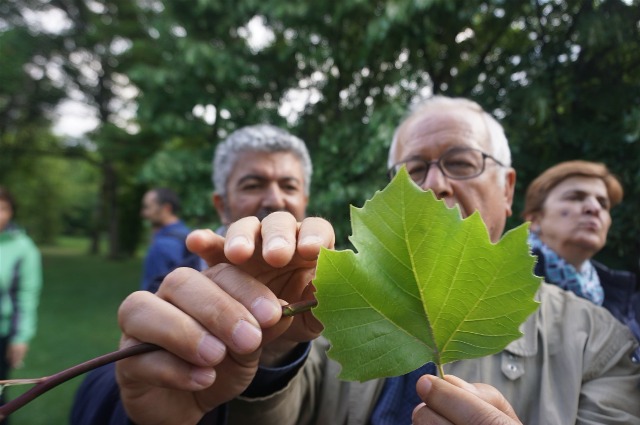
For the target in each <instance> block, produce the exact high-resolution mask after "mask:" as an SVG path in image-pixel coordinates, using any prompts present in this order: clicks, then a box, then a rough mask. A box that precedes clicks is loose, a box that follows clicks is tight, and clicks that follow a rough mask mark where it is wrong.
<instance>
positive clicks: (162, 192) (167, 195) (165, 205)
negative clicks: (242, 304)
mask: <svg viewBox="0 0 640 425" xmlns="http://www.w3.org/2000/svg"><path fill="white" fill-rule="evenodd" d="M179 213H180V199H179V198H178V195H176V193H175V192H174V191H172V190H171V189H167V188H164V187H158V188H155V189H151V190H149V191H148V192H147V193H145V195H144V197H143V198H142V209H141V211H140V215H141V216H142V217H143V218H144V219H145V220H147V221H148V222H149V223H150V224H151V227H152V229H153V239H152V241H151V245H150V246H149V249H148V250H147V255H146V257H145V259H144V268H143V272H142V285H141V289H144V290H146V291H151V292H155V291H157V290H158V286H159V285H160V282H162V279H164V277H165V276H166V275H167V274H169V272H171V271H172V270H173V269H175V268H176V267H181V266H189V265H190V266H191V267H196V268H197V266H198V264H199V263H198V262H197V261H196V259H195V258H194V256H193V255H192V254H191V253H190V252H189V250H187V247H186V245H185V243H184V241H185V239H186V238H187V235H188V234H189V232H190V231H191V229H189V228H188V227H187V226H186V225H185V224H184V223H183V222H182V220H180V217H178V214H179ZM190 261H191V262H192V263H193V264H190V263H189V262H190Z"/></svg>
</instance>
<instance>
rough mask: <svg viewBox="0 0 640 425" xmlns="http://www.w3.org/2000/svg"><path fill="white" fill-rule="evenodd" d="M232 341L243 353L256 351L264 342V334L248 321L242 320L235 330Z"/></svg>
mask: <svg viewBox="0 0 640 425" xmlns="http://www.w3.org/2000/svg"><path fill="white" fill-rule="evenodd" d="M231 339H233V342H234V343H235V344H236V347H237V348H238V351H240V352H241V353H250V352H252V351H255V350H256V349H257V348H258V346H259V345H260V341H262V332H261V331H260V329H258V328H256V327H255V326H253V325H252V324H251V323H249V322H247V321H246V320H240V321H238V323H237V324H236V326H235V328H234V329H233V333H232V334H231Z"/></svg>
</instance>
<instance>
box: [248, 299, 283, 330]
mask: <svg viewBox="0 0 640 425" xmlns="http://www.w3.org/2000/svg"><path fill="white" fill-rule="evenodd" d="M251 314H253V317H255V318H256V320H257V321H258V323H260V325H261V326H263V327H268V326H271V325H273V324H275V323H276V322H277V321H278V320H280V317H281V316H282V307H281V305H280V303H275V302H273V301H271V300H269V299H268V298H265V297H259V298H257V299H256V300H255V301H254V302H253V304H252V305H251Z"/></svg>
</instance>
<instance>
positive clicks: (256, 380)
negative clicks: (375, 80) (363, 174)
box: [78, 97, 640, 425]
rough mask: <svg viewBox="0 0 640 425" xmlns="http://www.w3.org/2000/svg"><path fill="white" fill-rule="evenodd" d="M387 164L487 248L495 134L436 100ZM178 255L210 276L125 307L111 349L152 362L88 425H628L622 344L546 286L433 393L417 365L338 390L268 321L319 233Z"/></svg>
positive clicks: (504, 155) (326, 241)
mask: <svg viewBox="0 0 640 425" xmlns="http://www.w3.org/2000/svg"><path fill="white" fill-rule="evenodd" d="M389 163H390V164H391V165H392V167H391V173H394V172H395V171H396V170H397V168H398V166H402V165H403V164H404V165H407V166H408V167H409V168H410V173H411V175H412V178H413V179H414V181H415V182H416V184H418V185H419V186H420V187H421V188H423V189H424V190H427V189H431V190H433V191H434V193H435V195H436V196H437V197H438V198H440V199H442V200H444V202H446V204H447V205H450V206H452V205H458V206H459V207H460V211H461V213H462V215H463V216H465V217H466V216H468V215H470V214H471V213H473V212H474V211H476V210H477V211H479V212H480V215H481V216H482V218H483V220H484V222H485V223H486V225H487V228H488V230H489V235H490V238H491V240H492V241H494V242H497V241H498V240H499V238H500V237H501V235H502V232H503V230H504V227H505V222H506V219H507V217H508V216H509V215H510V214H511V202H512V198H513V191H514V187H515V170H514V169H513V168H511V166H510V157H509V149H508V145H507V142H506V139H505V137H504V134H503V132H502V129H501V127H500V125H499V124H498V123H497V121H495V120H494V119H493V118H492V117H491V116H490V115H489V114H487V113H486V112H484V111H483V110H482V109H481V108H480V107H479V106H478V105H477V104H475V103H473V102H470V101H468V100H465V99H450V98H444V97H436V98H434V99H431V100H430V101H428V102H426V103H425V104H424V105H422V106H420V108H419V109H417V110H416V111H415V112H413V113H412V114H411V115H410V116H409V117H408V118H407V119H406V120H405V121H404V122H403V123H402V124H401V125H400V127H399V128H398V130H397V131H396V134H395V137H394V141H393V144H392V146H391V149H390V153H389ZM433 165H435V166H433ZM188 243H189V246H190V248H192V249H193V250H194V251H196V252H199V253H200V254H201V255H202V256H203V257H204V258H205V259H206V260H207V262H208V263H209V264H210V265H212V268H211V269H209V270H208V271H207V272H205V273H204V274H199V273H197V272H195V271H193V270H182V271H180V272H178V273H174V274H173V275H170V276H169V277H168V278H167V279H166V280H165V282H164V283H163V285H162V286H161V288H160V291H158V293H157V294H156V295H153V294H150V293H137V294H133V295H131V296H130V297H129V298H128V299H127V300H125V302H124V303H123V305H122V306H121V308H120V312H119V319H120V320H119V323H120V326H121V327H122V330H123V338H122V340H121V341H122V342H121V344H122V345H123V346H129V345H132V344H135V343H138V342H139V341H145V342H151V343H155V344H158V345H160V346H162V347H163V348H165V350H166V351H164V352H155V353H151V354H145V355H140V356H136V357H135V358H130V359H127V360H123V361H121V362H119V364H118V367H117V377H118V383H119V392H118V391H115V392H111V393H110V396H111V399H109V398H108V397H104V396H103V400H104V403H103V404H102V410H101V412H102V417H101V420H104V418H105V414H106V413H107V412H110V411H113V412H115V411H117V409H121V408H122V407H124V409H125V410H126V412H127V414H128V416H129V418H130V419H131V420H132V421H133V422H134V423H136V424H137V425H144V424H159V423H164V424H173V423H175V424H178V423H179V424H195V423H199V424H220V423H229V424H261V425H271V424H273V425H276V424H277V425H282V424H296V425H303V424H309V425H311V424H321V425H324V424H327V425H329V424H331V425H333V424H340V425H345V424H369V425H376V424H407V423H410V422H413V424H415V425H425V424H467V425H473V424H478V425H480V424H482V425H487V424H505V425H506V424H520V423H521V422H520V420H522V422H523V423H526V424H528V425H534V424H574V423H580V424H603V423H607V424H632V423H633V424H638V423H640V403H638V400H640V388H639V384H640V366H639V365H638V364H634V363H633V361H632V360H631V353H632V352H633V349H634V347H635V346H636V345H637V342H636V341H635V339H634V337H633V336H632V335H631V333H630V332H629V331H628V329H627V328H626V327H625V326H623V325H622V324H620V323H619V322H618V321H617V320H616V319H615V318H613V316H611V315H610V314H609V313H608V312H607V311H606V310H604V309H601V308H598V307H596V306H594V305H592V304H591V303H589V302H587V301H585V300H582V299H579V298H577V297H575V296H574V295H573V294H571V293H569V292H566V291H562V290H561V289H559V288H558V287H556V286H553V285H547V284H543V285H542V286H541V288H540V290H539V293H538V299H539V300H540V306H539V308H538V310H537V311H536V312H535V313H534V314H532V315H531V316H530V317H529V318H528V319H527V321H526V322H525V323H524V324H523V325H522V327H521V329H522V331H523V333H524V335H523V337H522V338H520V339H518V340H516V341H514V342H512V343H511V344H509V345H508V346H507V347H506V348H505V350H503V351H502V352H500V353H497V354H495V355H492V356H487V357H483V358H480V359H472V360H463V361H459V362H455V363H453V364H450V365H446V366H445V372H446V373H449V374H452V375H455V376H457V377H453V376H449V377H447V379H446V380H443V379H439V378H436V377H434V376H433V375H432V374H433V372H434V370H433V365H431V364H426V365H424V366H423V367H421V368H419V369H418V370H416V371H414V372H412V373H409V374H407V375H404V376H399V377H394V378H388V379H375V380H371V381H366V382H344V381H340V380H338V378H337V372H338V370H339V365H337V364H336V363H335V362H333V361H331V360H330V359H329V358H328V357H327V355H326V350H327V348H328V343H327V341H326V340H325V339H323V338H322V337H320V332H321V330H322V326H321V324H320V323H319V322H318V321H317V320H316V319H315V318H314V317H313V315H312V314H311V313H308V312H307V313H303V314H300V315H297V316H295V317H294V318H283V317H282V313H281V300H285V301H286V302H296V301H300V300H309V299H311V298H312V297H313V288H311V285H309V284H308V283H309V281H310V279H311V278H312V277H313V275H314V272H315V265H316V262H315V261H316V258H317V255H318V252H319V250H320V247H329V248H331V247H332V246H333V244H334V235H333V229H332V228H331V226H330V225H329V223H327V222H326V221H324V220H322V219H319V218H307V219H305V220H304V221H303V222H302V223H296V220H295V218H294V217H293V216H291V215H290V214H287V213H284V212H276V213H273V214H271V215H269V216H268V217H266V218H265V219H264V220H263V221H262V222H258V221H257V220H256V219H255V218H245V219H241V220H239V221H237V222H235V223H233V224H232V225H231V226H230V227H229V229H228V232H227V235H226V239H225V240H223V239H222V238H221V237H220V236H218V235H215V234H213V233H212V232H204V231H199V232H196V233H193V234H192V235H191V236H190V238H189V240H188ZM393 348H394V347H389V349H393ZM468 382H480V383H482V384H469V383H468ZM87 391H91V389H88V390H87ZM118 397H120V400H118ZM120 402H121V403H122V404H119V403H120ZM78 423H80V422H78ZM82 423H84V424H87V423H109V424H115V423H119V422H116V421H113V420H110V421H107V422H97V421H96V422H90V421H85V422H82ZM122 423H126V422H122Z"/></svg>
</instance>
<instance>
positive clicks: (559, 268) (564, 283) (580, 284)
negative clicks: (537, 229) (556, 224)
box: [529, 232, 604, 305]
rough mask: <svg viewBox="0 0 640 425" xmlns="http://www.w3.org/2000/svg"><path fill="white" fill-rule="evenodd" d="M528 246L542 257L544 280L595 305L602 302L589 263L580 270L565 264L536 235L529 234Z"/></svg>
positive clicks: (601, 293) (602, 294) (597, 279)
mask: <svg viewBox="0 0 640 425" xmlns="http://www.w3.org/2000/svg"><path fill="white" fill-rule="evenodd" d="M529 245H530V246H531V249H532V250H534V251H538V252H540V253H541V255H543V256H544V278H545V281H547V282H548V283H553V284H555V285H558V286H559V287H561V288H562V289H566V290H568V291H571V292H573V293H574V294H576V295H577V296H579V297H582V298H586V299H588V300H590V301H591V302H593V303H594V304H597V305H602V302H603V301H604V290H603V289H602V285H601V284H600V278H599V277H598V273H597V272H596V269H595V267H593V264H591V261H585V262H584V264H583V265H582V267H581V270H576V268H575V267H574V266H573V265H571V264H569V263H567V262H566V261H565V260H564V259H563V258H562V257H560V256H559V255H558V254H556V252H555V251H554V250H552V249H551V248H549V247H548V246H547V245H545V243H544V242H542V241H541V240H540V238H539V237H538V235H536V234H535V233H533V232H530V233H529Z"/></svg>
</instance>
